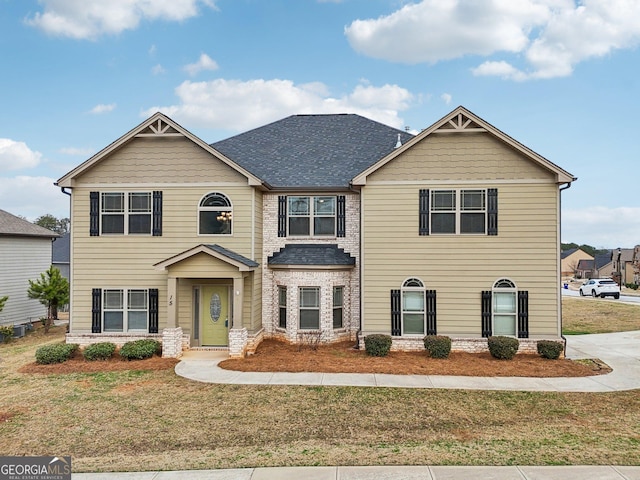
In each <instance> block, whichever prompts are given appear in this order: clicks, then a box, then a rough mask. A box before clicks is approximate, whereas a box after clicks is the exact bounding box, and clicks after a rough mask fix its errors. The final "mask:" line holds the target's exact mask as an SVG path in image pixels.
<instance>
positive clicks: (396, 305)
mask: <svg viewBox="0 0 640 480" xmlns="http://www.w3.org/2000/svg"><path fill="white" fill-rule="evenodd" d="M400 300H401V298H400V290H391V335H393V336H396V337H398V336H400V335H402V325H401V323H402V310H401V301H400Z"/></svg>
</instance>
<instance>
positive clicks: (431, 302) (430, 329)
mask: <svg viewBox="0 0 640 480" xmlns="http://www.w3.org/2000/svg"><path fill="white" fill-rule="evenodd" d="M426 293H427V303H426V305H427V312H426V313H427V335H437V334H438V329H437V326H436V291H435V290H427V292H426Z"/></svg>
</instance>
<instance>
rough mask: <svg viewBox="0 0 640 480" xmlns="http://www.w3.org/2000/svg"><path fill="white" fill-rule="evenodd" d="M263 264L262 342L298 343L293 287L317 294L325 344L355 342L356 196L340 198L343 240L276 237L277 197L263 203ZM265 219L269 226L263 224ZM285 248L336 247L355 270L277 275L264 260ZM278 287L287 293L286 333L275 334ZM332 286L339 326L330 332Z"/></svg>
mask: <svg viewBox="0 0 640 480" xmlns="http://www.w3.org/2000/svg"><path fill="white" fill-rule="evenodd" d="M263 208H264V219H265V222H264V225H263V247H264V248H263V258H262V265H263V266H264V268H263V269H262V272H263V274H262V275H263V278H262V314H263V319H262V324H263V327H264V337H267V338H274V337H275V338H281V339H283V340H286V341H288V342H291V343H296V342H298V328H297V325H298V322H297V318H298V313H297V312H298V287H299V286H313V287H320V288H321V293H320V295H321V301H320V306H321V320H320V324H321V329H322V332H323V340H324V341H329V342H333V341H337V340H341V339H344V338H349V339H352V340H355V338H356V335H357V332H358V329H359V327H360V197H359V195H357V194H355V193H349V194H346V195H345V226H346V232H345V237H330V238H317V237H316V238H314V237H278V224H277V218H278V195H276V194H265V195H264V197H263ZM267 219H269V220H270V221H266V220H267ZM289 243H306V244H337V245H338V247H339V248H342V249H344V251H345V252H346V253H348V254H350V255H351V256H352V257H354V258H355V259H356V265H355V266H354V267H353V268H350V269H348V270H277V269H271V268H269V267H268V264H267V259H268V258H269V257H270V256H271V255H273V253H275V252H277V251H279V250H280V249H281V248H282V247H284V246H285V245H287V244H289ZM278 285H286V286H287V287H288V289H287V316H288V318H287V329H286V330H283V329H280V328H278V319H279V308H278V289H277V287H278ZM333 286H343V287H344V305H343V325H344V328H342V329H338V330H334V329H333V320H332V318H333V317H332V315H333V313H332V305H333V301H332V297H331V296H332V294H333Z"/></svg>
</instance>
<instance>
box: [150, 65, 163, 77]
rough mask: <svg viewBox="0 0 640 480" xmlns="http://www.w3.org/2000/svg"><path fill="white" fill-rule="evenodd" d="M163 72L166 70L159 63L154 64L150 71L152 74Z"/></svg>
mask: <svg viewBox="0 0 640 480" xmlns="http://www.w3.org/2000/svg"><path fill="white" fill-rule="evenodd" d="M165 72H166V70H165V69H164V67H163V66H162V65H160V64H157V65H154V67H153V68H152V69H151V73H153V74H154V75H162V74H163V73H165Z"/></svg>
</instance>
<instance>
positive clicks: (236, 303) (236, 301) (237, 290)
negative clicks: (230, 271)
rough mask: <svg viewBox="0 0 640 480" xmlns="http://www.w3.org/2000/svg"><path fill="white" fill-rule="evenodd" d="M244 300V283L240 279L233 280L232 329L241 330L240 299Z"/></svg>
mask: <svg viewBox="0 0 640 480" xmlns="http://www.w3.org/2000/svg"><path fill="white" fill-rule="evenodd" d="M243 298H244V281H243V279H242V277H240V278H236V277H234V279H233V324H232V328H242V304H243V301H242V299H243Z"/></svg>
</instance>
